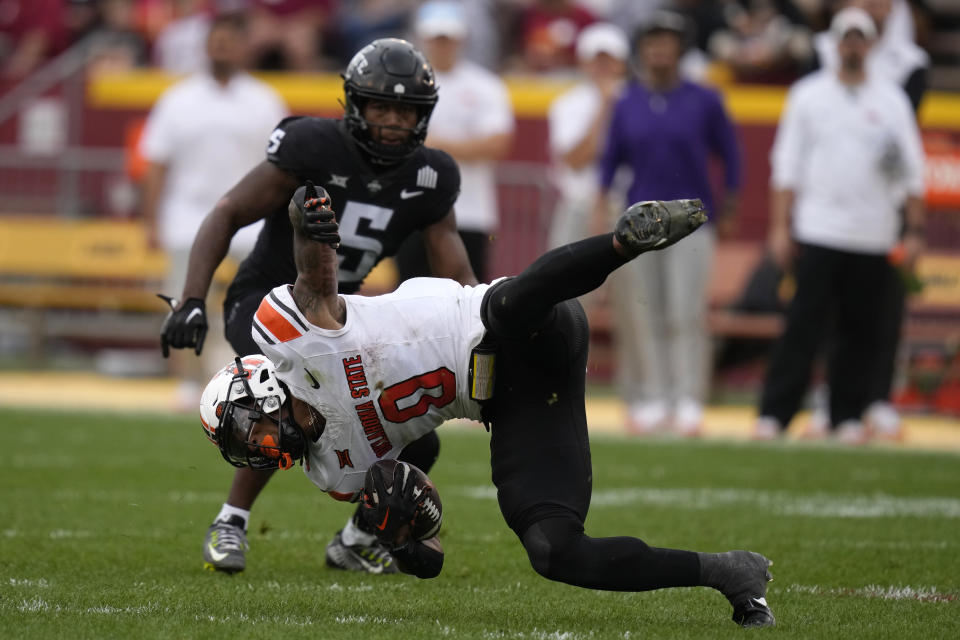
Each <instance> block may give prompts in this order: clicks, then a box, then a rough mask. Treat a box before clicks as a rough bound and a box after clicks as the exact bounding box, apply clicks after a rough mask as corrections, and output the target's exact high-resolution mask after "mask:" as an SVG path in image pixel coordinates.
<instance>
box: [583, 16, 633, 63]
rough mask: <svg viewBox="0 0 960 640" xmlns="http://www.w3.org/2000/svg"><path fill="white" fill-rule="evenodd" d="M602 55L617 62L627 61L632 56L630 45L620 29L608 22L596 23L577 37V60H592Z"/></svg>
mask: <svg viewBox="0 0 960 640" xmlns="http://www.w3.org/2000/svg"><path fill="white" fill-rule="evenodd" d="M601 53H606V54H607V55H609V56H611V57H613V58H616V59H617V60H626V59H627V57H628V56H629V55H630V43H629V42H627V36H626V35H624V33H623V31H622V30H621V29H620V27H618V26H616V25H613V24H610V23H608V22H595V23H593V24H591V25H590V26H589V27H587V28H586V29H584V30H583V31H581V32H580V35H579V37H577V59H578V60H581V61H585V60H592V59H593V58H595V57H596V56H597V55H598V54H601Z"/></svg>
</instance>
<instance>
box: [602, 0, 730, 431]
mask: <svg viewBox="0 0 960 640" xmlns="http://www.w3.org/2000/svg"><path fill="white" fill-rule="evenodd" d="M687 37H688V36H687V23H686V19H685V18H684V17H683V16H682V15H680V14H678V13H673V12H666V11H662V12H659V13H657V14H656V15H655V16H654V18H653V19H652V20H651V21H650V22H649V23H648V24H647V26H646V27H645V28H644V29H643V30H642V31H641V33H640V34H638V37H637V39H636V42H637V54H638V61H639V63H640V67H641V68H640V75H639V77H638V79H637V81H636V82H635V83H632V84H630V85H629V86H628V87H627V90H626V92H625V94H624V95H623V97H621V98H620V100H619V101H618V102H617V103H616V105H615V106H614V111H613V118H612V121H611V126H610V131H609V136H608V139H607V143H606V147H605V149H604V152H603V155H602V156H601V161H600V188H601V193H600V195H599V196H598V199H597V203H596V207H595V209H594V224H595V225H597V227H598V228H600V227H603V226H608V225H601V224H599V221H600V220H601V219H602V218H603V215H604V213H606V211H607V210H608V204H607V202H606V192H607V190H609V188H610V186H611V184H612V182H613V178H614V174H615V172H616V171H617V169H618V168H619V167H620V166H628V167H630V168H631V169H632V170H633V182H632V183H631V185H630V188H629V190H628V192H627V200H628V202H637V201H642V200H672V199H677V198H700V199H701V200H703V202H704V204H705V205H706V208H707V210H708V211H709V212H710V217H711V219H712V220H713V221H714V222H715V223H716V224H719V225H721V227H722V228H724V229H726V228H728V227H729V225H730V223H731V222H732V217H733V215H734V213H735V212H736V209H737V194H738V191H739V188H740V151H739V147H738V144H737V137H736V132H735V130H734V127H733V123H732V122H731V121H730V118H729V116H728V115H727V113H726V111H725V110H724V107H723V102H722V100H721V98H720V96H719V94H717V93H716V92H715V91H714V90H712V89H708V88H706V87H703V86H700V85H697V84H694V83H692V82H690V81H688V80H684V79H683V78H682V76H681V74H680V57H681V54H682V52H683V45H684V43H685V42H686V41H687ZM711 156H716V157H717V158H718V159H720V160H722V163H723V168H724V173H725V185H726V195H725V198H724V200H723V204H722V206H721V207H717V206H716V205H715V200H714V197H713V194H712V192H711V186H710V180H709V164H710V159H711ZM715 235H716V231H715V229H714V226H713V225H704V227H702V228H701V229H699V230H698V231H697V232H696V233H694V234H692V235H691V236H690V237H689V238H687V239H686V240H684V242H683V243H680V244H678V245H676V246H673V247H670V248H668V249H665V250H663V251H656V252H651V253H647V254H644V255H642V256H640V257H639V258H638V259H637V260H635V261H634V262H633V263H631V264H630V265H627V266H625V267H624V268H622V269H620V270H619V271H618V272H617V273H616V274H614V275H615V276H618V277H617V278H615V280H614V281H612V282H611V285H612V289H611V295H610V299H611V303H612V305H613V310H614V316H615V322H616V327H617V344H618V349H617V355H618V362H619V376H620V382H621V389H622V393H623V399H624V401H625V402H626V403H627V406H628V410H629V417H628V427H629V428H630V430H631V432H633V433H637V434H644V433H650V432H653V431H655V430H658V429H660V428H662V427H664V426H666V425H668V424H669V423H670V422H671V419H672V426H673V428H674V429H675V430H676V431H677V432H678V433H680V434H682V435H685V436H695V435H697V434H698V433H699V431H700V427H701V421H702V417H703V403H704V401H705V400H706V394H707V382H708V375H709V368H710V367H709V363H710V348H711V347H710V340H709V336H708V333H707V324H706V307H707V284H708V281H709V274H710V268H711V263H712V258H713V249H714V243H715Z"/></svg>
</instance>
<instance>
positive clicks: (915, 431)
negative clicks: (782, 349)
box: [0, 372, 960, 452]
mask: <svg viewBox="0 0 960 640" xmlns="http://www.w3.org/2000/svg"><path fill="white" fill-rule="evenodd" d="M176 388H177V384H176V382H175V381H174V380H173V379H171V378H116V377H110V376H104V375H99V374H95V373H87V372H41V373H33V372H0V407H16V408H30V409H52V410H61V411H73V410H78V411H94V410H107V411H111V410H116V411H149V412H154V413H162V412H171V411H173V410H174V409H173V407H174V406H175V399H176ZM587 416H588V419H589V422H590V430H591V433H596V434H607V435H626V430H625V428H624V411H623V407H622V405H621V404H620V402H619V400H618V399H617V398H616V397H613V396H606V395H604V396H600V395H592V396H588V397H587ZM754 417H755V413H754V409H753V407H749V406H715V407H709V408H708V409H707V411H706V415H705V417H704V429H703V436H704V437H705V438H721V439H730V440H746V439H748V438H749V436H750V430H751V427H752V425H753V419H754ZM805 420H806V416H805V415H801V416H798V418H797V419H796V420H794V424H793V425H792V428H791V431H790V433H789V434H788V440H791V439H796V438H797V436H796V433H797V432H798V431H800V430H801V429H802V428H803V425H804V423H805ZM870 446H886V447H894V448H909V449H927V450H936V451H954V452H960V420H958V419H956V418H949V417H945V416H915V415H911V416H906V417H905V418H904V439H903V441H902V442H900V443H895V444H886V443H884V444H882V445H881V444H877V445H870Z"/></svg>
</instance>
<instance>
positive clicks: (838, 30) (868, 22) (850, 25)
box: [830, 7, 877, 40]
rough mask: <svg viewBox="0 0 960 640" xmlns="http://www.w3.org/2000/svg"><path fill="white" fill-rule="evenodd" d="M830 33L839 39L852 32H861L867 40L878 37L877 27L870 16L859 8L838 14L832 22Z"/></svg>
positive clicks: (848, 8) (848, 9) (851, 8)
mask: <svg viewBox="0 0 960 640" xmlns="http://www.w3.org/2000/svg"><path fill="white" fill-rule="evenodd" d="M830 31H831V32H832V33H833V35H834V36H836V37H837V38H838V39H839V38H843V37H844V36H845V35H847V34H848V33H850V32H851V31H859V32H860V33H862V34H863V37H864V38H866V39H867V40H873V39H874V38H876V37H877V27H876V25H874V24H873V18H871V17H870V14H869V13H867V12H866V11H864V10H863V9H861V8H859V7H847V8H846V9H843V10H841V11H838V12H837V15H835V16H833V20H832V21H831V22H830Z"/></svg>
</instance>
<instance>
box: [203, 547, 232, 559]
mask: <svg viewBox="0 0 960 640" xmlns="http://www.w3.org/2000/svg"><path fill="white" fill-rule="evenodd" d="M207 551H208V552H209V553H210V558H212V559H213V561H214V562H220V561H221V560H223V559H224V558H226V557H227V556H228V555H230V554H228V553H220V552H219V551H217V550H216V549H214V548H213V545H212V544H208V545H207Z"/></svg>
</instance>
